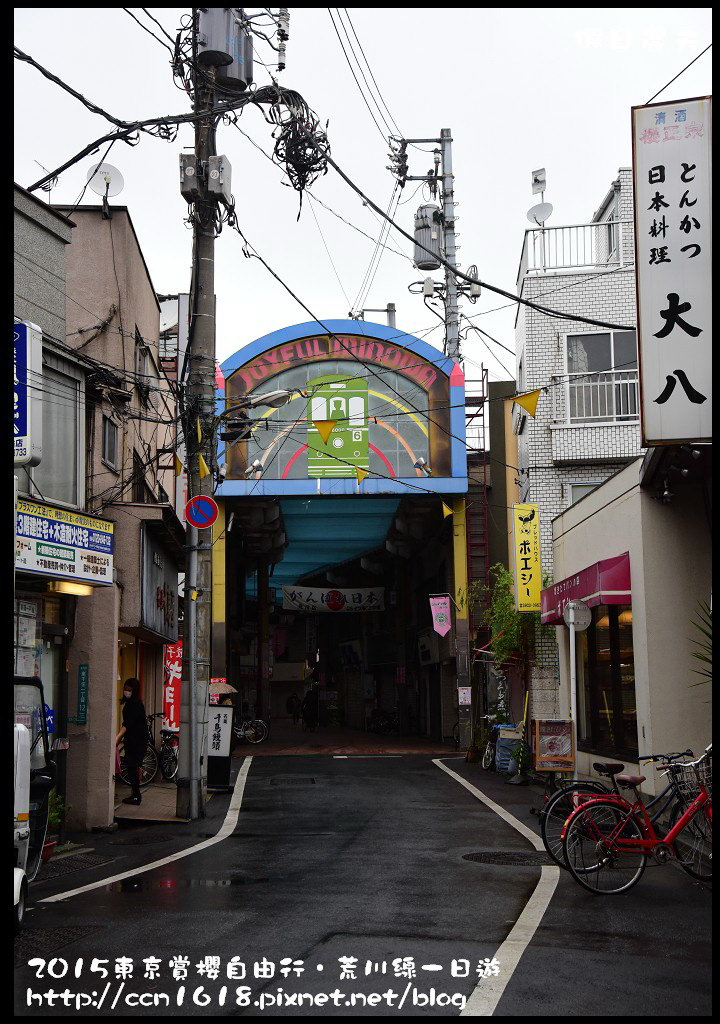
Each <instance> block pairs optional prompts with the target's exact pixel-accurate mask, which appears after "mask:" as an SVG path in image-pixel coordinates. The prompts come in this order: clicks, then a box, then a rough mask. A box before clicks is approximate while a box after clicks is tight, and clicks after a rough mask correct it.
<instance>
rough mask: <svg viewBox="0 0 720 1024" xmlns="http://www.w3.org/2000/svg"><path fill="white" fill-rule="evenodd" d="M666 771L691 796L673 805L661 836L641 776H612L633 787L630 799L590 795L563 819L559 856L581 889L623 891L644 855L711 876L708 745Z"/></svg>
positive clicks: (635, 879)
mask: <svg viewBox="0 0 720 1024" xmlns="http://www.w3.org/2000/svg"><path fill="white" fill-rule="evenodd" d="M668 770H669V771H672V772H675V773H677V772H680V773H682V776H683V778H682V781H681V785H683V786H685V787H686V788H690V787H692V794H693V799H692V800H691V802H689V805H688V806H687V807H685V808H683V806H682V805H681V804H676V805H675V806H674V807H673V810H672V812H671V815H670V824H669V828H668V831H667V832H666V834H665V835H664V836H662V837H661V836H658V835H657V833H656V832H655V829H654V827H653V823H652V821H651V819H650V817H649V815H648V813H647V810H646V809H645V805H644V804H643V801H642V799H641V797H640V795H639V794H638V791H637V787H638V786H639V785H640V784H641V783H643V782H644V781H645V776H644V775H617V776H616V777H615V779H616V782H617V784H618V786H620V787H622V788H624V789H632V790H633V792H634V794H635V799H634V801H633V802H630V801H629V800H626V799H625V798H624V797H623V796H614V795H610V794H609V795H608V796H603V797H596V798H592V799H590V800H588V801H586V802H584V803H582V804H581V805H580V807H578V808H577V809H576V810H575V811H573V813H572V814H571V815H570V817H569V818H568V819H567V821H566V822H565V827H564V828H563V832H562V843H563V855H564V858H565V863H566V865H567V867H568V870H569V871H570V874H571V875H572V876H573V878H574V879H575V881H576V882H578V883H579V884H580V885H582V886H583V888H585V889H587V890H588V891H589V892H592V893H594V894H596V895H600V894H602V895H609V894H612V893H620V892H627V891H628V889H631V888H632V886H634V885H636V884H637V883H638V882H639V881H640V878H641V876H642V873H643V871H644V870H645V865H646V863H647V857H648V854H651V855H652V856H653V857H654V859H655V861H656V862H657V863H658V864H665V863H667V862H668V861H669V860H676V861H677V862H678V864H679V865H680V867H681V868H683V870H685V871H687V873H688V874H689V875H692V877H693V878H698V879H700V880H701V881H707V882H709V881H711V880H712V744H711V745H710V746H709V747H708V748H707V749H706V751H705V753H704V754H703V755H702V757H700V758H698V759H697V761H690V762H687V763H685V764H682V765H674V766H668Z"/></svg>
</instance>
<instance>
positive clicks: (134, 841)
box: [110, 833, 214, 846]
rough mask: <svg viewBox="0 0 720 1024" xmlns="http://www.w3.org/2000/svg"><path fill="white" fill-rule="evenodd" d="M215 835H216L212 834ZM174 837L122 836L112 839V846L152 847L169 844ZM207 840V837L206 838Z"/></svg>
mask: <svg viewBox="0 0 720 1024" xmlns="http://www.w3.org/2000/svg"><path fill="white" fill-rule="evenodd" d="M211 835H214V833H211ZM173 838H174V836H134V835H128V836H122V837H121V838H120V839H111V840H110V845H111V846H150V844H151V843H169V842H170V841H171V840H172V839H173ZM205 838H207V835H206V836H205Z"/></svg>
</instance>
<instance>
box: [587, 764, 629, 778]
mask: <svg viewBox="0 0 720 1024" xmlns="http://www.w3.org/2000/svg"><path fill="white" fill-rule="evenodd" d="M593 768H594V769H595V771H596V772H598V774H599V775H611V776H612V775H617V773H618V772H624V771H625V765H624V764H615V763H613V762H612V761H593Z"/></svg>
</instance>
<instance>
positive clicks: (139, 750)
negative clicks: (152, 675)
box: [115, 677, 150, 804]
mask: <svg viewBox="0 0 720 1024" xmlns="http://www.w3.org/2000/svg"><path fill="white" fill-rule="evenodd" d="M121 703H122V728H121V729H120V732H119V733H118V734H117V737H116V738H115V746H116V747H117V746H119V745H120V741H121V740H123V739H124V740H125V764H126V765H127V769H128V775H129V776H130V785H131V787H132V796H128V797H126V798H125V799H124V800H123V803H124V804H139V803H141V802H142V795H141V793H140V767H141V765H142V762H143V758H144V757H145V751H146V750H147V745H148V742H149V739H150V733H149V731H148V723H147V714H146V713H145V705H144V704H143V702H142V701H141V700H140V680H139V679H134V678H132V677H131V678H130V679H126V680H125V682H124V683H123V697H122V702H121Z"/></svg>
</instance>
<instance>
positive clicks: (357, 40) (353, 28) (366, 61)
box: [336, 7, 402, 137]
mask: <svg viewBox="0 0 720 1024" xmlns="http://www.w3.org/2000/svg"><path fill="white" fill-rule="evenodd" d="M336 9H337V10H338V15H339V8H336ZM343 11H344V12H345V17H346V19H347V21H348V24H349V25H350V28H351V30H352V34H353V35H354V36H355V40H356V42H357V44H358V46H359V47H360V52H361V53H362V55H363V60H364V61H365V66H366V67H367V69H368V71H369V72H370V77H371V78H372V80H373V83H374V85H375V91H376V92H377V94H378V96H379V97H380V100H381V102H382V105H383V106H384V107H385V109H386V110H387V112H388V117H389V118H390V120H391V121H392V123H393V125H394V126H395V131H396V132H397V133H398V135H399V136H400V137H402V132H401V131H400V129H399V128H398V126H397V121H396V120H395V118H394V117H393V116H392V114H391V113H390V108H389V107H388V105H387V103H386V102H385V99H384V97H383V94H382V92H381V91H380V87H379V85H378V84H377V82H376V80H375V75H374V74H373V73H372V68H371V67H370V64H369V62H368V59H367V57H366V56H365V51H364V50H363V48H362V43H361V42H360V40H359V39H358V35H357V32H356V31H355V26H354V25H353V23H352V20H351V18H350V13H349V11H348V9H347V7H343ZM355 59H356V60H357V55H356V56H355ZM358 67H360V62H359V61H358ZM363 78H365V76H364V75H363ZM365 84H366V85H367V79H365ZM368 90H369V86H368ZM379 109H380V108H379V107H378V110H379ZM386 124H387V121H386ZM391 134H392V133H391Z"/></svg>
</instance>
